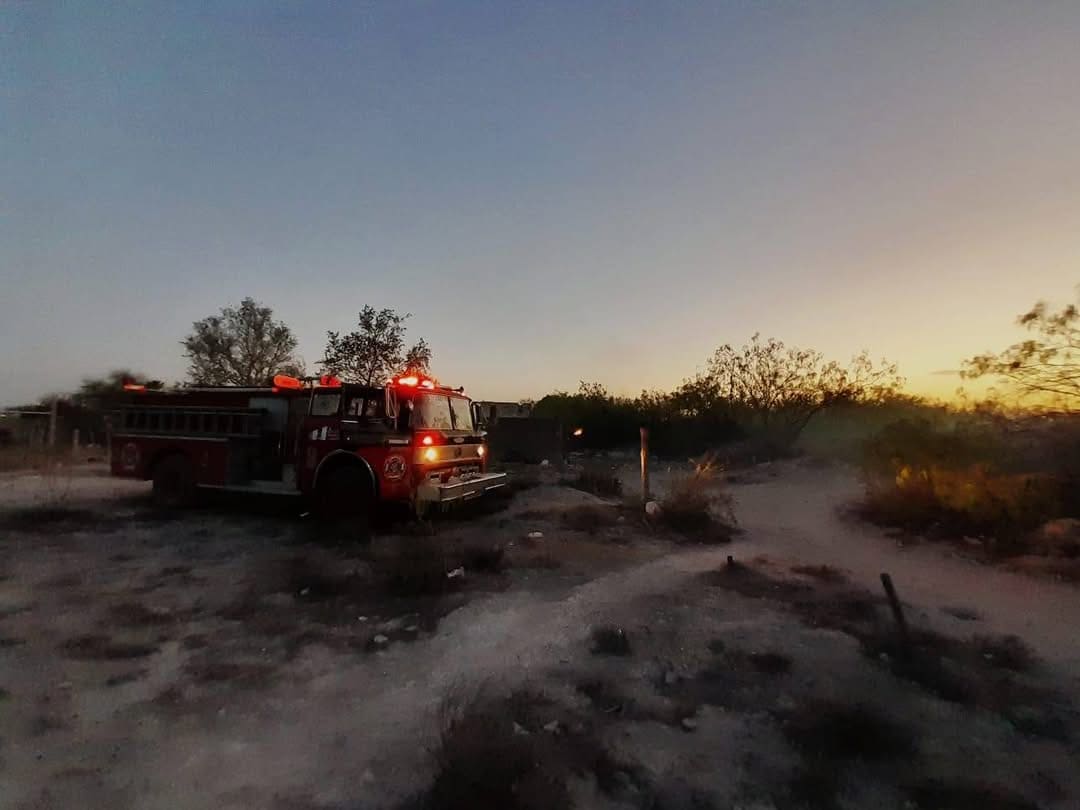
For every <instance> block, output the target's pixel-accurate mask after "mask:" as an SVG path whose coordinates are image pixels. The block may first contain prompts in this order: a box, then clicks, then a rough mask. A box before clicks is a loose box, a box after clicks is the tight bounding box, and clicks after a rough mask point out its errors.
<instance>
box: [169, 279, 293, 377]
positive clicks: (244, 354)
mask: <svg viewBox="0 0 1080 810" xmlns="http://www.w3.org/2000/svg"><path fill="white" fill-rule="evenodd" d="M183 345H184V354H185V355H186V357H187V359H188V379H189V380H190V381H191V382H192V383H194V384H196V385H265V384H266V383H267V381H268V380H269V379H270V378H271V377H273V376H274V375H275V374H278V373H295V372H296V371H297V370H298V369H300V368H301V367H302V366H301V364H300V361H299V360H298V359H297V358H296V357H295V355H294V352H295V351H296V338H295V337H294V336H293V333H292V330H291V329H289V327H288V326H286V325H285V323H284V322H282V321H275V320H274V312H273V310H272V309H270V307H266V306H263V305H262V304H260V303H258V302H256V301H255V300H254V299H252V298H245V299H244V300H243V301H241V302H240V306H238V307H235V308H234V307H225V308H223V309H222V310H221V313H220V314H219V315H211V316H210V317H208V318H203V319H202V320H201V321H196V322H195V323H194V324H193V325H192V332H191V334H190V335H188V336H187V337H186V338H184V340H183Z"/></svg>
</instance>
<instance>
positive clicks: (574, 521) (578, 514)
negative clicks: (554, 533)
mask: <svg viewBox="0 0 1080 810" xmlns="http://www.w3.org/2000/svg"><path fill="white" fill-rule="evenodd" d="M562 520H563V525H565V526H566V527H567V528H568V529H573V530H574V531H578V532H587V533H588V534H596V533H597V532H600V531H602V530H604V529H608V528H611V527H612V526H614V525H615V524H616V523H617V522H618V520H619V513H618V511H617V510H616V508H615V507H614V506H609V505H607V504H581V505H580V506H574V507H571V508H569V509H567V510H566V511H565V512H563V516H562Z"/></svg>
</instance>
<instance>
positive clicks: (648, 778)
mask: <svg viewBox="0 0 1080 810" xmlns="http://www.w3.org/2000/svg"><path fill="white" fill-rule="evenodd" d="M627 477H628V478H630V475H629V474H628V476H627ZM666 478H667V476H666V475H665V474H664V473H663V472H662V471H661V472H659V473H658V474H657V485H658V487H659V488H661V489H662V488H663V486H664V484H665V479H666ZM730 491H731V492H732V494H733V495H734V497H735V499H736V513H737V515H738V518H739V521H740V525H741V528H742V530H743V531H742V533H741V534H740V535H739V536H738V537H737V538H736V540H735V541H734V542H733V543H731V544H729V545H724V546H701V545H694V544H686V543H677V542H675V541H674V540H673V538H672V537H671V536H669V535H665V534H663V533H660V532H657V531H655V530H652V529H650V528H649V527H647V526H643V525H640V524H639V523H638V522H637V521H636V520H635V518H634V517H633V515H632V514H630V515H629V517H627V515H626V514H625V513H624V514H622V515H621V519H620V513H619V511H618V508H617V507H615V506H610V505H604V504H603V502H601V501H600V500H599V499H597V498H594V497H593V496H591V495H587V494H585V493H582V492H578V491H577V490H573V489H570V488H567V487H563V486H559V485H558V484H557V481H556V480H555V476H554V474H549V475H548V480H547V481H546V482H544V483H541V484H540V485H538V486H536V487H533V488H530V489H526V490H523V491H520V492H518V493H516V494H515V495H514V497H513V498H512V499H511V500H509V501H507V502H506V503H505V504H503V506H505V508H504V509H502V510H501V511H495V512H491V513H489V514H482V515H477V516H474V517H473V518H472V519H470V520H468V521H464V520H444V521H441V522H439V523H438V524H437V525H436V526H435V527H434V529H433V531H434V532H435V535H434V538H432V537H430V536H427V531H426V530H425V529H423V527H419V528H418V527H415V526H407V525H406V526H404V527H403V526H397V527H394V526H391V527H388V528H386V529H385V530H384V531H383V533H382V534H381V535H380V536H379V537H378V538H377V540H376V542H375V543H374V544H372V545H371V546H370V547H357V546H345V547H343V546H340V545H334V544H332V543H328V542H326V541H325V539H323V538H320V537H318V535H317V534H316V532H315V531H314V530H313V529H312V527H311V526H309V525H308V522H307V520H306V519H305V518H303V517H301V516H299V515H298V514H297V509H295V508H293V507H292V506H290V505H288V504H286V505H284V506H279V507H277V508H275V509H273V510H272V512H271V513H269V514H268V513H267V511H266V508H265V506H266V505H265V504H264V503H262V502H258V501H257V502H254V503H253V502H240V503H236V502H224V503H222V502H214V503H211V504H208V505H206V506H204V507H203V508H201V509H199V510H196V511H192V512H187V513H183V514H179V515H164V514H159V513H155V512H154V511H153V510H151V509H150V508H149V505H148V503H147V501H146V497H145V496H146V488H145V485H143V484H138V483H130V482H121V481H114V480H112V479H109V478H108V477H106V476H104V475H103V474H102V472H101V471H100V470H93V469H91V470H87V471H84V472H81V473H79V474H77V475H74V474H73V475H69V476H63V477H58V476H47V477H44V478H42V477H34V476H7V477H4V478H0V807H3V808H68V807H79V808H139V810H151V809H153V808H195V809H197V810H201V809H202V808H271V810H279V809H280V810H284V808H301V809H304V808H306V809H308V810H314V809H315V808H321V809H328V808H368V807H371V808H382V807H394V808H397V807H417V806H419V807H423V806H436V805H437V801H436V799H437V797H436V796H435V794H433V793H432V784H433V780H435V783H436V786H438V785H441V784H443V783H444V782H445V781H446V780H445V779H443V781H439V779H437V777H439V776H440V771H439V767H440V763H441V765H442V767H443V773H442V776H443V777H445V776H446V774H445V769H446V757H443V759H442V760H440V759H438V757H436V756H434V755H433V754H435V753H438V751H439V743H440V728H444V727H445V725H446V723H447V718H448V717H450V716H451V715H452V714H453V711H452V710H453V709H455V708H456V709H459V710H461V709H463V707H464V708H468V707H469V706H470V705H471V703H470V701H471V700H472V698H471V697H470V696H472V695H476V694H479V695H481V697H480V698H478V699H476V703H477V705H480V703H482V702H483V703H484V705H496V704H497V705H498V706H499V707H500V711H503V712H505V713H506V716H507V717H508V718H509V717H512V719H513V722H514V725H513V737H512V738H511V739H510V740H509V743H508V744H507V745H506V746H504V748H512V747H513V746H514V745H518V744H524V742H523V741H528V742H529V745H531V746H533V747H532V748H530V749H529V751H530V752H531V753H530V756H531V757H534V758H535V757H540V758H542V759H544V762H546V763H548V766H550V768H551V769H553V771H554V772H556V775H557V777H558V778H557V780H555V781H558V782H559V783H560V785H562V786H563V787H562V788H561V789H563V790H564V792H562V793H559V792H556V794H551V793H550V792H547V793H545V791H546V790H548V788H550V785H549V784H548V782H543V784H540V783H534V789H535V792H536V801H535V802H534V806H538V807H539V806H551V805H553V804H567V803H570V802H572V803H573V804H575V805H576V806H578V807H611V808H615V807H634V808H646V807H649V808H661V807H663V808H683V807H685V808H709V807H716V808H735V807H741V808H744V810H750V808H756V810H764V809H765V808H773V807H776V808H787V807H791V808H796V807H811V808H824V807H844V808H859V807H881V808H892V807H896V808H924V810H929V808H976V807H977V808H979V810H995V808H1029V807H1043V808H1055V809H1057V808H1061V809H1064V808H1076V807H1080V768H1077V766H1076V763H1077V762H1078V761H1080V748H1078V744H1077V740H1080V721H1078V719H1077V715H1076V711H1075V708H1074V707H1076V706H1080V677H1078V676H1080V632H1078V631H1077V628H1078V627H1080V589H1078V588H1076V587H1070V586H1066V585H1062V584H1057V583H1054V582H1050V581H1045V580H1037V579H1033V578H1029V577H1025V576H1022V575H1020V574H1014V573H1008V572H1004V571H1001V570H998V569H994V568H990V567H987V566H984V565H979V564H976V563H974V562H972V561H970V560H968V559H965V558H964V557H962V556H959V555H957V554H956V553H953V552H950V551H949V550H948V549H943V548H941V547H932V546H929V545H919V544H911V543H905V544H903V545H899V544H898V541H897V539H895V538H890V537H888V536H886V535H885V534H884V533H882V532H881V531H879V530H877V529H875V528H872V527H868V526H866V525H864V524H861V523H859V522H857V521H854V520H852V519H850V518H846V517H844V514H843V511H842V509H841V507H842V506H843V505H844V504H846V503H850V502H851V500H853V499H854V498H855V497H857V495H858V485H857V481H856V480H855V479H854V477H853V476H852V474H851V473H850V472H849V471H847V470H845V469H844V468H841V467H824V466H817V465H812V464H807V463H792V464H785V465H776V466H773V467H763V468H757V469H755V470H754V471H752V472H751V473H750V474H748V475H744V476H742V477H741V480H740V482H739V483H737V484H733V485H731V487H730ZM53 507H57V508H53ZM582 507H583V508H584V509H582ZM28 508H30V509H31V511H27V509H28ZM575 510H577V511H575ZM568 512H570V513H573V514H576V515H578V516H579V518H580V517H581V516H582V515H584V516H585V518H586V521H585V522H582V521H581V520H580V519H579V520H578V521H575V522H573V527H571V526H570V525H568V524H567V521H566V518H565V517H564V516H565V515H566V514H567V513H568ZM535 531H540V532H543V537H542V538H539V539H529V538H528V537H527V534H528V533H529V532H535ZM433 541H438V543H440V544H442V545H443V546H444V547H446V548H448V549H451V552H450V559H451V560H452V562H451V561H448V562H447V567H448V568H452V567H453V566H454V565H455V564H456V562H458V561H459V559H460V558H461V555H463V554H466V556H465V559H466V560H469V559H470V558H469V557H468V556H467V553H466V550H467V549H468V548H472V549H473V550H474V551H475V549H476V548H478V547H489V546H492V545H506V546H508V550H507V553H506V557H505V562H506V567H505V568H504V570H501V571H487V572H485V571H482V570H475V568H474V569H469V568H468V566H467V568H466V570H465V573H464V576H461V577H454V578H453V579H451V580H447V584H448V586H449V587H448V589H447V590H446V592H444V593H442V594H437V595H434V596H423V597H417V596H411V595H408V594H403V593H400V592H398V591H395V590H394V589H393V587H392V585H393V580H392V579H388V578H387V570H388V569H387V563H386V561H387V560H393V559H394V553H395V549H398V548H401V547H402V546H410V547H412V546H415V547H418V548H428V547H429V546H430V545H431V544H432V542H433ZM410 544H411V545H410ZM728 555H732V556H733V557H734V558H735V561H736V563H735V565H730V564H728V562H727V560H728ZM883 571H887V572H890V573H891V575H892V578H893V580H894V581H895V582H896V585H897V588H898V590H899V592H900V596H901V598H902V599H903V600H904V602H905V604H906V613H907V616H908V620H909V622H910V623H911V625H912V628H911V638H910V640H909V644H908V645H907V646H906V647H904V646H902V645H900V643H899V642H898V636H897V635H896V633H895V629H894V627H893V625H892V623H891V619H890V617H889V616H890V614H889V611H888V609H887V607H886V606H885V604H884V603H883V601H882V599H881V596H880V594H881V588H880V584H879V581H878V576H879V574H880V573H881V572H883ZM604 628H618V629H619V630H620V631H621V634H619V633H614V632H613V633H609V634H608V635H603V634H602V633H600V634H599V635H597V633H598V631H599V630H602V629H604ZM1001 636H1017V637H1019V638H1020V639H1022V640H1023V643H1022V644H1021V643H1018V642H1016V641H1006V642H1003V641H1002V640H1001V638H1000V637H1001ZM444 738H445V739H448V740H449V741H450V742H453V738H452V737H444ZM515 741H516V742H515ZM480 753H481V755H482V756H489V757H490V756H491V752H490V750H486V749H483V746H481V748H480ZM497 759H498V758H497V757H495V758H494V759H493V760H492V761H491V762H490V763H488V767H489V769H497V768H498V767H499V764H498V761H497ZM548 781H550V780H548ZM544 785H547V787H544ZM553 796H554V798H553ZM526 804H527V802H526V803H525V804H523V805H521V806H525V805H526ZM443 806H445V804H444V805H443ZM465 806H467V805H465ZM477 806H491V804H490V802H489V803H487V804H484V803H483V802H480V801H479V800H478V802H477Z"/></svg>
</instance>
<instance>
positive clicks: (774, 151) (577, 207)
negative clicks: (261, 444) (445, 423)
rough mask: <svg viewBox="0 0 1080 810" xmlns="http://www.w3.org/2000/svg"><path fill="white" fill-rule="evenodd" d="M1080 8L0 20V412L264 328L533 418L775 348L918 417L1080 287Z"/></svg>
mask: <svg viewBox="0 0 1080 810" xmlns="http://www.w3.org/2000/svg"><path fill="white" fill-rule="evenodd" d="M1078 41H1080V5H1077V4H1071V3H1024V4H1015V3H994V2H967V3H965V2H960V3H949V4H941V3H917V2H916V3H902V4H901V3H896V4H888V3H880V4H879V3H815V4H789V3H782V4H781V3H777V4H768V3H728V4H705V3H700V4H699V3H684V2H683V3H672V4H664V3H659V2H650V3H643V4H629V3H597V4H583V3H570V2H567V3H543V4H541V3H521V4H518V3H506V2H500V3H469V2H455V3H410V2H387V3H373V4H359V3H204V4H203V3H182V4H167V5H166V4H161V5H157V4H152V3H142V4H138V5H129V4H101V3H92V2H83V3H10V4H5V5H3V6H0V71H2V72H0V93H2V95H0V147H2V148H0V182H2V187H3V189H4V193H3V194H2V195H0V289H2V290H3V294H2V296H0V369H3V370H4V371H5V374H4V378H5V381H6V382H7V385H6V386H5V391H4V393H3V395H2V396H0V401H7V402H17V401H20V400H25V399H30V398H33V397H35V396H37V395H39V394H42V393H45V392H48V391H56V390H64V389H70V388H72V387H74V386H75V385H77V383H78V380H79V379H80V377H81V376H83V375H85V374H93V373H99V372H104V371H106V370H107V369H109V368H112V367H118V366H131V367H136V368H139V369H142V370H145V371H146V372H148V373H151V374H153V375H156V376H159V377H163V378H165V379H168V380H176V379H181V378H182V376H183V373H184V361H183V357H182V355H181V349H180V345H179V341H180V339H181V338H182V337H183V335H184V334H185V333H186V332H187V330H188V329H189V328H190V325H191V322H192V321H193V320H195V319H197V318H200V317H203V316H205V315H208V314H211V313H212V312H214V311H215V310H217V309H218V308H220V307H221V306H223V305H226V304H230V303H235V302H237V301H239V299H240V298H242V297H244V296H246V295H251V296H253V297H255V298H257V299H259V300H261V301H263V302H265V303H267V304H269V305H271V306H273V307H274V309H275V311H276V312H277V313H278V315H279V316H280V317H282V318H284V319H285V320H286V321H287V322H288V323H289V324H291V325H292V326H293V328H294V330H295V331H296V333H297V335H298V337H299V338H300V344H301V352H302V354H303V355H304V356H305V357H306V359H307V360H308V361H309V364H312V365H313V363H314V361H315V360H317V359H318V357H319V356H320V355H321V352H322V346H323V344H324V335H325V331H326V330H327V329H336V330H346V329H348V328H349V327H350V326H351V325H352V323H353V322H354V320H355V312H356V311H357V310H358V309H359V308H360V307H361V306H363V305H364V304H372V305H374V306H376V307H382V306H388V307H393V308H395V309H398V310H402V311H408V312H411V313H413V319H412V321H411V333H412V336H414V337H418V336H421V335H423V336H425V337H426V338H427V339H428V341H429V342H430V343H431V344H432V346H433V348H434V350H435V371H436V373H437V374H438V375H439V376H440V377H441V378H442V379H444V380H447V381H450V382H453V383H454V384H458V383H462V384H464V385H466V387H467V389H468V390H469V391H470V392H471V393H473V394H474V395H478V396H483V397H490V398H509V399H516V398H519V397H525V396H535V395H538V394H542V393H544V392H546V391H548V390H551V389H552V388H575V387H576V385H577V382H578V380H581V379H586V380H599V381H602V382H605V383H606V384H607V385H608V386H609V388H611V389H613V390H617V391H621V392H626V393H633V392H636V391H637V390H639V389H641V388H642V387H653V386H661V387H667V386H671V385H674V384H676V383H678V382H679V380H681V379H682V378H683V377H685V376H687V375H689V374H691V373H693V372H694V370H695V369H696V368H698V367H700V366H701V365H702V364H703V362H704V360H705V358H706V357H707V356H708V354H709V353H710V352H711V350H712V349H713V348H715V347H716V346H717V345H719V344H721V343H724V342H742V341H743V340H745V339H746V338H748V337H749V336H750V335H751V334H753V333H754V332H756V331H760V332H762V333H763V334H766V335H775V336H776V337H779V338H781V339H783V340H785V341H788V342H790V343H794V344H800V345H807V346H813V347H816V348H819V349H821V350H823V351H825V352H826V353H828V354H830V355H834V356H837V357H841V358H843V357H847V356H849V355H851V354H853V353H855V352H856V351H858V350H860V349H863V348H866V349H868V350H869V351H870V352H871V353H872V354H874V355H886V356H888V357H889V358H891V359H893V360H895V361H897V362H899V363H900V366H901V371H902V372H904V373H905V374H906V375H907V377H908V378H909V381H910V384H911V387H912V388H913V389H914V390H917V391H928V392H931V393H944V392H947V391H949V390H951V389H952V388H953V387H955V385H956V384H957V381H956V380H955V379H953V378H948V377H944V376H941V375H934V374H933V373H932V372H934V371H936V370H940V369H948V368H955V367H957V366H958V364H959V361H960V360H961V359H962V358H963V357H966V356H969V355H971V354H973V353H976V352H979V351H982V350H984V349H988V348H994V347H999V346H1002V345H1004V344H1006V343H1008V342H1011V341H1012V340H1013V339H1015V338H1017V337H1018V336H1019V333H1017V332H1016V331H1015V330H1014V329H1013V327H1012V325H1011V324H1012V319H1013V318H1014V316H1015V315H1016V314H1017V313H1019V312H1020V311H1022V310H1023V309H1024V308H1026V307H1027V306H1028V305H1029V304H1030V303H1032V302H1033V301H1034V300H1036V299H1038V298H1044V297H1046V298H1050V299H1052V300H1065V299H1067V298H1068V297H1069V296H1071V295H1072V293H1073V288H1074V285H1075V284H1076V283H1077V282H1078V281H1080V273H1078V268H1080V263H1078V261H1080V149H1078V148H1077V144H1080V48H1077V47H1076V43H1077V42H1078Z"/></svg>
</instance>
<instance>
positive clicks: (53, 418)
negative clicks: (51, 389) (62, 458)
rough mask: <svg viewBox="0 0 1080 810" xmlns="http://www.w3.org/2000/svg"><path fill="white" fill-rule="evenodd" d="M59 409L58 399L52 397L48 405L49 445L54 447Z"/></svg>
mask: <svg viewBox="0 0 1080 810" xmlns="http://www.w3.org/2000/svg"><path fill="white" fill-rule="evenodd" d="M59 410H60V399H59V398H58V397H54V398H53V401H52V405H50V406H49V441H48V444H49V447H56V422H57V417H58V415H59Z"/></svg>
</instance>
